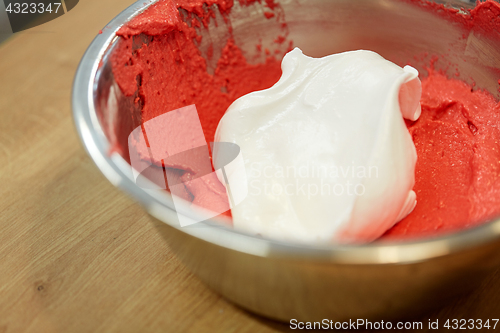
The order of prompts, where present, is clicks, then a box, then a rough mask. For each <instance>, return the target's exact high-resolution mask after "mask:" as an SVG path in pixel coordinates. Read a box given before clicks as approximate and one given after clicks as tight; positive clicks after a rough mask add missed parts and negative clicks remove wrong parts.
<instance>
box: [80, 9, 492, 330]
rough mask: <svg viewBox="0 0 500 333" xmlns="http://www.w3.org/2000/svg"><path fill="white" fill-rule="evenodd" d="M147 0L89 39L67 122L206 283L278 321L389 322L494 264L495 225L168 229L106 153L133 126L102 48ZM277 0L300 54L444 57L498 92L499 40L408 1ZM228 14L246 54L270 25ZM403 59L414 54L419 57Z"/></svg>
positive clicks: (467, 284)
mask: <svg viewBox="0 0 500 333" xmlns="http://www.w3.org/2000/svg"><path fill="white" fill-rule="evenodd" d="M154 2H155V1H152V2H150V3H147V4H144V2H143V1H139V2H137V3H136V4H134V5H132V6H131V7H129V8H128V9H127V10H125V11H124V12H122V13H121V14H120V15H118V16H117V17H116V18H115V19H114V20H113V21H111V22H110V23H109V25H108V26H107V27H106V28H105V29H104V30H103V34H101V35H98V36H97V37H96V38H95V40H94V41H93V42H92V44H91V45H90V46H89V48H88V50H87V52H86V53H85V55H84V56H83V58H82V60H81V63H80V66H79V68H78V71H77V73H76V77H75V81H74V87H73V101H72V102H73V112H74V119H75V123H76V127H77V130H78V132H79V134H80V136H81V139H82V142H83V144H84V146H85V148H86V149H87V151H88V153H89V155H90V156H91V158H92V159H93V160H94V162H95V163H96V165H97V166H98V168H99V169H100V170H101V172H102V173H103V174H104V175H105V176H106V178H108V180H109V181H110V182H111V183H113V184H114V185H115V186H116V187H118V188H120V189H121V190H122V191H124V192H125V193H127V194H129V195H130V196H132V197H133V198H135V199H136V200H137V201H138V202H139V203H140V204H141V205H142V206H143V207H144V209H145V210H146V211H147V212H148V213H149V214H150V215H151V216H152V217H154V218H156V219H158V220H160V221H162V222H164V224H163V228H161V229H160V232H161V233H162V235H163V236H164V238H165V239H166V241H167V242H168V243H169V244H170V246H171V248H172V250H173V251H174V252H175V253H176V254H177V256H178V257H179V258H180V259H181V260H182V261H183V262H184V263H185V264H186V265H187V266H188V267H189V268H190V269H191V270H192V271H193V272H194V273H195V274H196V275H198V276H199V277H200V278H201V279H202V280H203V281H204V282H205V283H206V284H207V285H208V286H209V287H210V288H212V289H214V290H216V291H217V292H218V293H220V294H222V295H223V296H224V297H226V298H227V299H229V300H231V301H233V302H234V303H236V304H239V305H241V306H242V307H244V308H246V309H248V310H250V311H253V312H255V313H258V314H261V315H264V316H268V317H270V318H274V319H278V320H283V321H289V320H290V319H292V318H295V319H298V320H303V321H305V320H321V319H323V318H329V319H332V320H343V319H348V318H367V319H377V318H381V319H390V318H397V317H405V316H408V315H410V314H411V315H416V314H418V313H420V311H424V310H426V309H429V308H432V307H435V306H439V304H441V303H442V302H445V301H446V300H447V299H449V298H450V297H453V296H454V295H457V294H460V293H463V292H465V291H467V290H470V289H471V288H474V286H476V285H477V284H478V283H479V282H480V281H481V279H482V277H484V276H485V274H486V273H488V272H490V271H491V270H492V269H493V268H495V267H497V266H498V264H499V263H500V220H498V221H492V222H489V223H486V224H484V225H482V226H480V227H477V228H474V229H470V230H467V231H464V232H461V233H457V234H453V235H451V236H447V237H440V238H434V239H427V240H422V241H414V242H404V243H384V242H380V241H379V242H374V243H372V244H369V245H364V246H336V245H330V246H314V245H310V246H307V245H294V244H286V243H281V242H277V241H273V240H268V239H262V238H259V237H254V236H251V235H246V234H242V233H240V232H237V231H234V230H231V229H229V228H224V227H221V226H220V225H219V224H218V223H214V221H205V222H202V223H198V224H195V225H193V226H189V227H184V228H181V227H179V224H178V221H177V217H176V213H175V212H174V210H173V209H174V208H173V207H174V206H173V203H172V199H171V197H170V194H169V193H167V192H165V191H161V190H148V189H144V188H141V187H139V186H137V185H136V184H135V182H134V180H133V177H132V172H131V167H130V165H129V164H128V163H127V162H126V159H124V158H123V157H122V156H121V155H120V154H119V153H118V152H116V151H115V150H113V149H112V147H115V146H116V145H117V144H118V142H117V140H118V139H117V138H118V137H120V135H119V134H120V133H121V134H123V133H125V134H126V135H127V134H128V133H130V131H131V130H132V127H133V125H134V122H135V123H136V125H137V123H138V122H140V116H139V110H132V109H131V107H132V106H133V103H131V102H130V101H129V100H127V98H125V97H124V96H123V95H122V94H121V92H120V90H119V88H118V87H117V85H116V83H115V81H114V78H113V74H112V71H111V66H110V61H109V55H110V53H111V52H112V51H113V50H114V48H115V47H116V45H117V43H119V42H120V38H117V37H115V32H116V31H117V30H118V29H119V28H120V27H121V26H122V25H123V24H124V23H125V22H127V21H128V20H130V19H131V18H132V17H134V16H135V15H137V14H138V13H140V12H142V11H143V10H144V9H145V8H146V7H147V6H149V5H151V4H152V3H154ZM280 3H281V5H282V8H283V11H284V13H285V17H286V21H287V22H288V27H289V31H290V38H291V39H293V41H294V44H295V45H297V46H300V47H301V48H302V49H303V51H304V53H305V54H309V55H312V56H323V55H327V54H331V53H335V52H340V51H346V50H352V49H360V48H362V49H371V50H374V51H376V52H378V53H380V54H381V55H383V56H384V57H386V58H387V59H389V60H392V61H395V62H397V63H400V64H404V63H405V62H406V61H411V62H412V64H415V65H416V66H417V68H418V69H419V70H423V67H422V65H423V64H425V63H426V61H428V60H429V56H430V55H433V54H438V55H446V59H447V60H449V61H450V62H451V63H453V64H455V65H456V67H457V68H458V70H459V72H460V75H461V76H460V78H462V79H463V80H465V81H470V80H471V79H473V80H474V81H475V83H476V87H479V88H483V89H487V90H489V91H490V92H491V93H492V94H494V95H495V96H496V97H497V98H499V97H500V96H499V92H498V91H497V89H496V88H497V84H498V83H497V80H498V78H497V77H495V75H494V73H493V71H491V70H490V69H489V68H491V67H495V68H497V67H498V64H500V44H499V43H495V42H493V41H491V40H488V39H486V38H484V37H481V36H479V35H478V36H476V35H475V34H474V33H470V34H468V35H466V36H465V38H464V36H463V34H464V32H463V31H462V30H461V28H460V27H459V26H458V25H457V24H454V23H451V22H449V21H446V20H444V19H442V18H440V17H438V16H436V15H434V14H432V13H430V12H429V11H426V10H424V9H422V8H420V7H418V6H415V5H413V4H411V3H409V2H407V1H398V0H372V1H370V0H357V1H351V0H307V1H306V0H293V1H291V0H283V1H281V2H280ZM230 18H231V20H232V25H233V28H234V36H235V40H236V42H237V44H238V45H239V46H240V47H241V48H242V49H243V50H247V51H248V52H252V51H251V50H254V49H255V43H256V38H257V37H259V38H262V39H263V43H266V42H270V41H271V40H272V38H275V35H276V33H277V32H279V31H278V30H279V27H278V28H276V27H273V26H271V23H270V22H271V21H270V20H267V19H265V18H264V16H263V15H262V5H260V4H258V3H256V4H254V5H252V6H249V7H240V6H239V5H238V2H235V7H234V8H233V10H232V11H231V14H230ZM226 28H227V26H225V25H219V27H218V28H217V29H215V28H214V30H213V31H210V34H211V39H212V41H213V43H214V46H215V51H214V54H217V51H218V49H217V48H219V50H220V48H221V47H222V46H223V45H224V43H225V41H226V38H227V34H226V33H227V31H225V30H224V29H226ZM277 29H278V30H277ZM426 54H428V55H429V56H426ZM414 55H422V62H420V63H419V62H416V61H415V59H414V58H413V56H414ZM464 60H466V61H464ZM419 66H420V67H419ZM450 68H452V69H451V70H454V67H453V66H451V67H450ZM424 73H425V71H424ZM453 73H454V72H453ZM450 74H452V72H450ZM131 112H132V113H133V114H134V115H135V117H133V119H132V120H130V114H131ZM134 119H135V120H134ZM181 210H184V208H183V209H181ZM185 213H187V214H188V213H189V209H187V208H186V211H185Z"/></svg>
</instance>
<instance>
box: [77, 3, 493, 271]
mask: <svg viewBox="0 0 500 333" xmlns="http://www.w3.org/2000/svg"><path fill="white" fill-rule="evenodd" d="M157 1H159V0H147V1H146V2H144V1H138V2H136V3H134V4H132V5H131V6H129V7H128V8H126V9H125V10H124V11H122V12H121V13H120V14H119V15H117V16H116V17H115V18H113V20H111V21H110V23H109V24H108V25H106V27H105V28H104V29H102V33H99V34H98V35H97V36H96V37H95V38H94V40H93V41H92V43H91V44H90V45H89V47H88V48H87V50H86V52H85V54H84V55H83V57H82V59H81V60H80V63H79V65H78V69H77V71H76V74H75V78H74V81H73V89H72V97H71V99H72V109H73V118H74V123H75V126H76V129H77V132H78V134H79V136H80V139H81V141H82V143H83V146H84V148H85V150H86V151H87V153H88V154H89V156H90V157H91V159H92V160H93V161H94V163H95V164H96V166H97V167H98V168H99V170H100V171H101V172H102V173H103V174H104V176H105V177H106V178H107V179H108V180H109V181H110V182H111V183H112V184H113V185H115V186H116V187H118V188H120V189H121V190H122V191H124V192H125V193H127V194H128V195H129V196H131V197H133V198H134V199H135V200H136V201H138V202H139V203H140V204H141V205H142V206H143V208H144V209H146V211H147V212H148V213H149V214H150V215H152V216H153V217H156V218H157V219H159V220H160V221H162V222H164V223H166V224H168V225H170V226H172V227H174V228H176V229H178V230H180V231H181V232H184V233H186V234H188V235H191V236H193V237H196V238H198V239H200V240H203V241H206V242H209V243H212V244H214V245H217V246H221V247H224V248H227V249H232V250H235V251H238V252H243V253H247V254H249V255H254V256H260V257H266V258H273V259H287V260H311V261H315V262H320V263H338V264H353V265H361V264H410V263H416V262H421V261H425V260H429V259H432V258H437V257H442V256H446V255H450V254H453V253H456V252H459V251H463V250H466V249H471V248H473V247H478V246H480V245H485V244H488V243H492V242H493V241H497V240H499V239H500V219H497V220H492V221H489V222H486V223H484V224H482V225H480V226H476V227H474V228H470V229H467V230H464V231H460V232H456V233H453V234H450V235H444V236H439V237H435V238H426V239H419V240H412V241H375V242H372V243H369V244H364V245H337V244H321V245H313V244H298V243H287V242H283V241H278V240H273V239H267V238H261V237H259V236H255V235H249V234H245V233H243V232H240V231H237V230H233V229H229V228H226V227H222V226H220V225H218V224H217V223H214V221H204V222H199V223H197V224H196V225H194V226H191V227H184V228H180V227H179V226H178V225H175V224H174V223H173V222H172V220H173V219H175V214H176V213H175V211H174V208H173V207H174V206H173V204H172V205H168V206H166V205H164V204H162V202H161V201H160V198H158V197H157V195H155V194H154V193H152V192H151V191H148V190H145V189H143V188H140V187H139V186H137V185H136V184H135V182H134V181H133V178H131V172H129V173H130V174H129V173H127V171H126V169H127V166H128V168H129V169H130V165H129V164H128V163H127V162H126V161H125V160H124V159H123V158H122V157H121V156H120V155H118V153H111V154H109V146H110V145H109V142H108V140H107V138H106V136H105V134H104V131H103V128H102V127H101V125H100V123H99V121H98V118H97V113H96V108H95V105H94V94H95V91H94V88H95V87H96V84H95V81H96V78H97V75H98V69H99V66H100V64H101V60H102V59H104V57H105V56H106V55H107V52H109V50H110V49H111V48H112V46H113V45H114V43H115V42H116V41H117V39H118V38H119V37H117V36H116V32H117V31H118V30H119V29H120V28H121V27H122V26H123V25H124V24H125V23H126V22H128V21H129V20H131V19H132V18H133V17H135V16H136V15H138V14H140V13H142V12H143V11H144V10H146V9H147V8H148V7H149V6H151V5H152V4H154V3H156V2H157ZM164 192H165V193H167V192H166V191H164ZM169 195H170V194H166V197H167V200H170V202H171V201H172V200H171V198H170V199H169V198H168V196H169ZM163 199H165V198H163Z"/></svg>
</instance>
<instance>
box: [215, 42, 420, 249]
mask: <svg viewBox="0 0 500 333" xmlns="http://www.w3.org/2000/svg"><path fill="white" fill-rule="evenodd" d="M281 66H282V72H283V73H282V76H281V78H280V80H279V81H278V82H277V83H276V84H275V85H274V86H273V87H271V88H269V89H266V90H262V91H256V92H252V93H250V94H247V95H245V96H243V97H241V98H239V99H238V100H236V101H235V102H234V103H233V104H232V105H231V106H230V107H229V108H228V110H227V111H226V113H225V115H224V116H223V117H222V119H221V121H220V123H219V126H218V128H217V132H216V137H215V141H216V142H231V143H235V144H237V145H239V147H240V149H241V154H242V156H243V160H244V168H245V173H246V182H247V184H246V186H247V187H248V195H247V197H246V198H245V199H244V200H243V201H242V202H241V203H239V204H238V205H236V206H234V207H232V217H233V223H234V227H235V228H236V229H238V230H242V231H245V232H249V233H252V234H258V235H261V236H264V237H270V238H274V239H278V240H284V241H295V242H336V243H362V242H369V241H373V240H375V239H376V238H378V237H380V236H381V235H382V234H383V233H384V232H385V231H386V230H388V229H389V228H391V227H392V226H393V225H394V224H395V223H397V222H398V221H399V220H401V219H402V218H404V217H405V216H406V215H407V214H409V213H410V212H411V211H412V210H413V208H414V207H415V205H416V195H415V192H413V191H412V188H413V186H414V184H415V163H416V160H417V154H416V150H415V146H414V144H413V141H412V138H411V136H410V134H409V132H408V130H407V128H406V125H405V121H404V118H407V119H409V120H417V119H418V117H419V116H420V112H421V111H420V95H421V85H420V80H419V79H418V72H417V70H416V69H414V68H412V67H410V66H405V67H404V68H401V67H399V66H397V65H396V64H394V63H392V62H390V61H388V60H385V59H384V58H382V57H381V56H380V55H378V54H376V53H374V52H371V51H363V50H360V51H351V52H345V53H339V54H333V55H330V56H326V57H323V58H311V57H308V56H305V55H304V54H303V53H302V51H301V50H300V49H298V48H295V49H294V50H293V51H291V52H289V53H288V54H287V55H285V57H284V59H283V61H282V65H281ZM216 158H217V157H216V156H215V155H214V159H216ZM215 163H217V161H215ZM221 182H222V183H223V184H224V181H223V179H221ZM231 190H237V189H231Z"/></svg>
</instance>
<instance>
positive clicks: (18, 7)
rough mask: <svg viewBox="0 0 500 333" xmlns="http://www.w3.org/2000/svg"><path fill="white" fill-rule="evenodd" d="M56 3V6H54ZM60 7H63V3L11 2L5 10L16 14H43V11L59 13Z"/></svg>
mask: <svg viewBox="0 0 500 333" xmlns="http://www.w3.org/2000/svg"><path fill="white" fill-rule="evenodd" d="M52 5H54V7H52ZM59 7H61V3H60V2H59V3H57V2H55V3H49V4H47V5H45V4H44V3H41V2H40V3H35V2H31V3H26V2H25V3H19V2H15V3H9V5H8V6H7V8H5V11H6V12H7V13H9V14H10V13H14V14H35V13H38V14H43V13H52V12H54V13H57V12H58V11H59Z"/></svg>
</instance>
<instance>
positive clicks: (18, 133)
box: [0, 0, 500, 333]
mask: <svg viewBox="0 0 500 333" xmlns="http://www.w3.org/2000/svg"><path fill="white" fill-rule="evenodd" d="M132 2H133V1H130V0H127V1H118V0H106V1H102V0H101V1H99V0H86V1H80V3H79V4H78V6H77V7H76V8H75V9H74V10H72V11H71V12H69V13H68V14H66V15H64V16H62V17H61V18H59V19H56V20H54V21H51V22H49V23H46V24H44V25H42V26H39V27H36V28H33V29H31V30H28V31H25V32H21V33H18V34H15V35H14V37H12V38H10V39H9V40H8V41H6V42H4V43H3V44H2V45H0V78H1V80H0V92H1V94H0V108H1V109H0V114H1V120H0V161H1V163H0V184H1V185H0V198H1V201H0V214H1V215H0V332H1V333H7V332H275V331H290V330H289V329H288V328H287V325H284V324H279V323H275V322H271V321H268V320H266V319H263V318H259V317H257V316H254V315H252V314H250V313H247V312H245V311H243V310H241V309H240V308H238V307H236V306H234V305H232V304H230V303H228V302H227V301H225V300H224V299H222V298H221V297H220V296H218V295H217V294H215V293H213V292H212V291H210V290H209V289H207V288H206V287H205V286H204V285H203V284H202V283H201V282H200V281H199V280H198V279H197V278H196V277H194V276H193V275H192V274H191V273H190V272H188V271H187V270H186V268H184V267H183V266H182V265H181V264H180V262H179V261H178V260H177V259H176V258H175V257H174V256H173V254H172V253H171V251H170V249H169V248H168V246H167V245H166V244H165V242H164V241H163V240H162V239H161V238H160V236H159V234H158V233H157V232H156V230H155V229H156V228H157V226H158V223H159V222H153V221H152V220H151V219H149V218H148V216H147V214H145V213H144V211H143V210H142V209H141V208H140V207H139V206H138V205H137V204H135V203H134V202H132V201H131V200H130V199H129V198H127V197H126V196H125V195H124V194H122V193H121V192H120V191H118V190H117V189H115V188H114V187H113V186H112V185H111V184H110V183H109V182H108V181H107V180H106V179H105V178H104V177H103V176H102V175H101V174H100V172H99V171H98V170H97V168H96V167H95V166H94V165H93V163H92V161H91V160H90V158H89V157H87V155H86V154H85V152H84V150H83V148H82V146H81V145H80V142H79V140H78V138H77V135H76V132H75V129H74V125H73V120H72V117H71V109H70V91H71V85H72V80H73V76H74V73H75V71H76V67H77V65H78V62H79V60H80V58H81V56H82V55H83V53H84V51H85V49H86V47H87V46H88V45H89V44H90V42H91V41H92V39H93V38H94V36H95V35H96V34H97V33H98V31H99V29H102V28H103V27H104V26H105V24H106V23H107V22H109V21H110V20H111V19H112V18H113V17H114V16H116V15H117V14H118V13H119V12H120V11H121V10H123V9H124V8H126V7H127V6H128V5H129V4H131V3H132ZM498 299H500V273H499V272H498V271H497V272H495V273H494V274H492V275H491V276H490V277H489V278H488V280H487V281H485V283H484V284H483V286H482V287H481V288H480V289H478V290H477V291H476V292H474V293H473V294H472V295H469V296H464V297H463V298H462V299H460V300H458V301H456V302H454V303H450V305H449V306H447V307H446V308H444V309H442V310H440V311H438V312H436V313H433V314H429V316H428V317H426V318H419V320H422V321H424V322H427V320H428V318H433V319H434V318H438V319H441V320H443V319H448V318H479V317H482V318H488V317H489V318H495V317H496V318H498V317H499V315H500V305H499V304H498V302H497V301H496V300H498ZM409 316H411V314H409Z"/></svg>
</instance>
